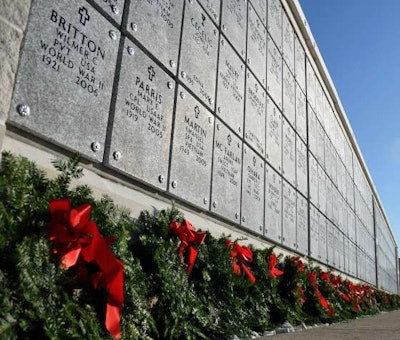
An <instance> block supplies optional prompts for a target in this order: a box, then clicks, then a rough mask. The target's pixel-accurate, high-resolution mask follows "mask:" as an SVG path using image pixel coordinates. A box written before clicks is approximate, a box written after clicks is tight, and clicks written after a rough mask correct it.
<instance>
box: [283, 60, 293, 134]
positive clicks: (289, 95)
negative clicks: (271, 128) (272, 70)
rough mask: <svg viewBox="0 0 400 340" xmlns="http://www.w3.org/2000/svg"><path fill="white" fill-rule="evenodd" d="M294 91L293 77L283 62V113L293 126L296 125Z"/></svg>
mask: <svg viewBox="0 0 400 340" xmlns="http://www.w3.org/2000/svg"><path fill="white" fill-rule="evenodd" d="M295 91H296V87H295V81H294V77H293V75H292V73H290V70H289V68H288V67H287V66H286V63H283V104H282V106H283V115H284V116H285V117H286V119H287V120H288V121H289V123H290V124H291V125H292V126H293V127H295V125H296V98H295Z"/></svg>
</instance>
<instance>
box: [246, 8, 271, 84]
mask: <svg viewBox="0 0 400 340" xmlns="http://www.w3.org/2000/svg"><path fill="white" fill-rule="evenodd" d="M247 25H248V26H247V65H248V66H249V67H250V69H251V70H252V71H253V73H254V74H255V75H256V77H257V79H258V81H259V82H260V83H261V84H262V85H263V86H264V87H266V86H267V84H266V68H267V60H266V58H267V31H266V30H265V27H264V25H263V24H262V22H261V20H260V19H259V18H258V16H257V13H256V12H255V11H254V9H253V7H252V6H251V4H249V16H248V24H247Z"/></svg>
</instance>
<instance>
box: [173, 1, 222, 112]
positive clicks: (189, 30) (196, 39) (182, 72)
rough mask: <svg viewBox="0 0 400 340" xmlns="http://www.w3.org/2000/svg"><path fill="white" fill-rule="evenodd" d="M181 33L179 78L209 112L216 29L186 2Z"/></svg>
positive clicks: (202, 14) (214, 75)
mask: <svg viewBox="0 0 400 340" xmlns="http://www.w3.org/2000/svg"><path fill="white" fill-rule="evenodd" d="M182 30H183V33H182V45H181V54H180V65H179V79H180V80H181V81H182V82H183V83H184V84H186V85H187V86H188V87H189V88H190V89H191V90H192V91H193V92H194V93H195V94H196V95H197V96H198V97H199V98H200V99H201V100H202V101H203V102H204V103H205V104H206V105H207V106H208V107H209V108H210V109H211V110H213V109H214V103H215V98H214V97H215V86H216V76H217V53H218V41H219V39H218V30H217V28H216V26H215V24H214V23H213V22H212V21H211V19H210V18H209V17H208V16H207V14H205V13H204V11H203V10H202V8H201V7H200V5H199V4H198V3H197V2H196V1H192V2H187V3H186V6H185V19H184V23H183V29H182ZM168 48H169V47H168Z"/></svg>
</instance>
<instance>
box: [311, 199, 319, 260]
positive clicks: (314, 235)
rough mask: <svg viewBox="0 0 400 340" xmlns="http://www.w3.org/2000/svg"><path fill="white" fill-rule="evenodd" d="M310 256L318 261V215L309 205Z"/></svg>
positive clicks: (315, 209)
mask: <svg viewBox="0 0 400 340" xmlns="http://www.w3.org/2000/svg"><path fill="white" fill-rule="evenodd" d="M310 238H311V239H310V256H311V257H312V258H314V259H316V260H318V256H319V213H318V210H317V208H315V207H314V206H313V205H312V204H310Z"/></svg>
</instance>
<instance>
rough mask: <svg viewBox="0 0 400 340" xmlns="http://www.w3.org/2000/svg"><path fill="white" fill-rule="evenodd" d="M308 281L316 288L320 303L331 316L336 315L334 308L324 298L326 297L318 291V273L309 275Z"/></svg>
mask: <svg viewBox="0 0 400 340" xmlns="http://www.w3.org/2000/svg"><path fill="white" fill-rule="evenodd" d="M307 277H308V279H309V280H310V282H311V285H312V286H313V288H314V291H315V294H316V295H317V296H318V298H319V301H320V303H321V305H322V307H324V308H325V309H326V311H327V313H328V315H329V316H332V315H334V314H335V313H336V312H335V311H334V310H333V308H332V307H331V306H330V305H329V304H328V301H326V299H325V298H324V296H323V295H322V293H321V292H320V291H319V289H318V285H317V273H316V272H311V273H308V274H307Z"/></svg>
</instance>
